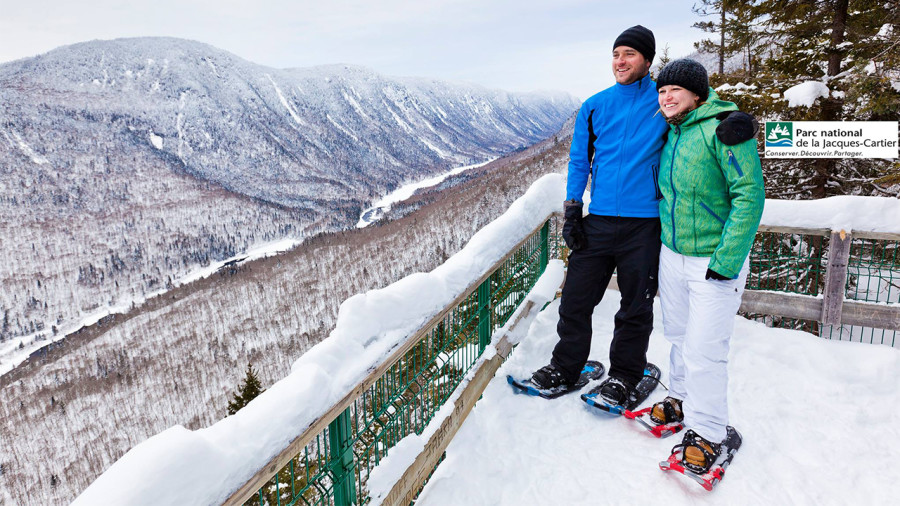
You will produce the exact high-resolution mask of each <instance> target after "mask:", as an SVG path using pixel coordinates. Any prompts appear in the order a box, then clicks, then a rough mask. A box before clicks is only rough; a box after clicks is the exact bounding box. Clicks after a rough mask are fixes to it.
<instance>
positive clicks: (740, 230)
mask: <svg viewBox="0 0 900 506" xmlns="http://www.w3.org/2000/svg"><path fill="white" fill-rule="evenodd" d="M734 110H737V106H735V105H734V104H733V103H732V102H726V101H724V100H719V96H718V95H717V94H716V93H715V92H714V91H712V89H711V88H710V92H709V98H708V99H707V101H706V102H705V103H703V104H702V105H701V106H700V107H698V108H697V109H695V110H693V111H691V112H690V113H689V114H688V115H687V117H686V118H685V119H684V121H683V122H682V123H681V124H680V125H670V126H669V138H668V140H667V141H666V145H665V146H664V147H663V150H662V155H661V158H660V171H659V189H660V193H662V197H663V198H662V200H660V202H659V218H660V221H661V222H662V242H663V244H665V245H666V246H667V247H668V248H669V249H671V250H672V251H675V252H677V253H681V254H682V255H687V256H694V257H710V260H709V268H710V269H712V270H714V271H716V272H718V273H719V274H721V275H723V276H726V277H729V278H732V279H733V278H737V276H738V273H739V272H740V270H741V267H742V266H743V264H744V261H745V260H746V259H747V256H748V255H749V254H750V247H751V246H752V245H753V239H754V237H755V236H756V230H757V228H758V227H759V220H760V218H761V217H762V211H763V204H764V203H765V188H764V186H763V178H762V169H761V167H760V163H759V154H758V153H757V151H756V140H755V139H751V140H748V141H744V142H742V143H740V144H737V145H734V146H727V145H725V144H722V142H721V141H719V138H718V137H716V126H718V124H719V120H717V119H716V118H715V116H716V114H718V113H720V112H723V111H734Z"/></svg>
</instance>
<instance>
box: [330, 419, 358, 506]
mask: <svg viewBox="0 0 900 506" xmlns="http://www.w3.org/2000/svg"><path fill="white" fill-rule="evenodd" d="M352 433H353V430H352V427H351V425H350V408H347V409H345V410H344V412H343V413H341V414H340V415H338V417H337V418H335V419H334V421H333V422H331V423H330V424H328V442H329V444H330V445H331V462H329V464H328V466H329V468H331V473H332V476H334V504H335V505H336V506H350V505H352V504H356V483H355V481H356V480H355V478H356V476H355V474H354V472H353V444H352V439H351V436H352Z"/></svg>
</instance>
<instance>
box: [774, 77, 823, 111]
mask: <svg viewBox="0 0 900 506" xmlns="http://www.w3.org/2000/svg"><path fill="white" fill-rule="evenodd" d="M829 92H830V90H829V89H828V86H827V85H826V84H825V83H823V82H822V81H806V82H803V83H800V84H798V85H796V86H793V87H791V88H788V89H787V90H785V92H784V98H785V99H787V101H788V106H789V107H800V106H805V107H812V105H813V104H814V103H815V102H816V99H818V98H819V97H821V98H828V93H829Z"/></svg>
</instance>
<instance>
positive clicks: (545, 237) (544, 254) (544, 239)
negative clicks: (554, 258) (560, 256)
mask: <svg viewBox="0 0 900 506" xmlns="http://www.w3.org/2000/svg"><path fill="white" fill-rule="evenodd" d="M548 263H550V220H547V221H545V222H544V226H543V227H541V267H540V269H541V274H543V273H544V271H545V270H547V264H548Z"/></svg>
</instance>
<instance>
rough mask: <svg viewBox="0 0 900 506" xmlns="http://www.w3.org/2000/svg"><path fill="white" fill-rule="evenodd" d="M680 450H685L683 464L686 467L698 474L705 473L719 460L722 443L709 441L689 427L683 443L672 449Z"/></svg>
mask: <svg viewBox="0 0 900 506" xmlns="http://www.w3.org/2000/svg"><path fill="white" fill-rule="evenodd" d="M678 450H680V451H682V452H683V454H682V464H684V467H685V468H687V469H689V470H691V471H693V472H695V473H697V474H703V473H705V472H707V471H709V468H710V467H712V465H713V464H715V463H716V460H718V458H719V454H720V453H721V451H722V445H721V444H720V443H713V442H710V441H707V440H706V439H704V438H703V437H702V436H701V435H700V434H697V433H696V432H694V431H693V430H690V429H688V431H687V432H685V434H684V439H682V440H681V444H680V445H679V446H676V447H675V448H674V449H673V450H672V451H673V452H675V451H678Z"/></svg>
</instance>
